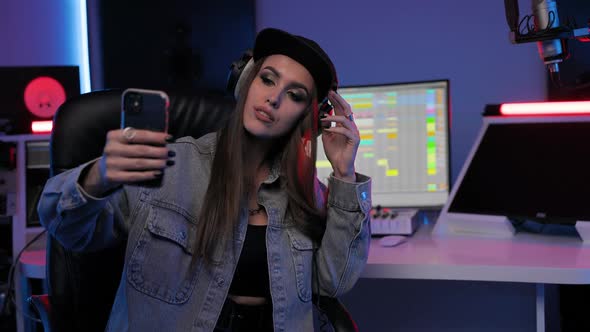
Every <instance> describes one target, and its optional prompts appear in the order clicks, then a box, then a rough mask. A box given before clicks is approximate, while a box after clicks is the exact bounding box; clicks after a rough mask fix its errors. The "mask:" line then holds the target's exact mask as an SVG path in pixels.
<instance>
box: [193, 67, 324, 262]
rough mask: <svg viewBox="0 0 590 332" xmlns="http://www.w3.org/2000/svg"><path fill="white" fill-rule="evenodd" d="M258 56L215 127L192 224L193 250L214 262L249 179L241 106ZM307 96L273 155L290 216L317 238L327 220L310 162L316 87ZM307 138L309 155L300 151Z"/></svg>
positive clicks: (313, 155) (235, 220) (314, 133)
mask: <svg viewBox="0 0 590 332" xmlns="http://www.w3.org/2000/svg"><path fill="white" fill-rule="evenodd" d="M264 60H265V59H264V58H263V59H259V60H258V61H257V62H256V63H255V64H254V67H253V68H252V70H251V71H250V73H249V75H248V77H247V80H246V84H245V87H246V88H245V89H242V90H241V91H240V94H239V96H238V100H237V104H236V111H235V112H234V114H233V115H232V117H231V119H230V120H229V121H228V123H227V125H226V126H225V127H224V128H223V129H221V130H220V132H219V133H218V141H217V148H216V152H215V156H214V158H213V165H212V166H211V176H210V181H209V186H208V187H207V191H206V193H205V200H204V203H203V207H202V209H201V215H200V217H199V223H198V226H197V241H196V244H195V245H196V250H195V252H196V253H197V255H199V256H201V257H203V258H204V259H205V260H206V261H208V262H212V263H215V259H214V253H215V250H216V249H217V248H218V247H219V246H221V248H223V246H225V244H226V243H227V242H226V241H228V239H230V238H231V236H232V234H233V231H234V228H235V226H236V225H237V223H238V220H239V216H240V212H241V211H240V208H241V206H242V204H245V203H246V202H247V200H246V199H247V194H248V190H247V189H248V186H249V185H250V184H252V183H254V182H253V179H254V170H255V169H254V167H256V165H245V163H244V159H245V158H244V155H245V153H246V149H245V147H246V146H245V143H246V135H248V134H247V132H246V129H245V128H244V124H243V112H244V106H245V104H246V97H247V95H248V90H249V87H250V84H251V83H252V82H253V81H254V79H255V78H256V77H257V75H258V71H259V70H260V68H261V67H262V63H263V62H264ZM311 99H312V102H311V103H310V104H309V105H308V107H307V109H306V110H305V111H304V113H303V116H302V117H301V119H299V121H298V122H297V124H296V125H295V127H294V128H293V129H292V130H291V131H290V132H289V133H287V134H286V135H285V136H283V137H282V138H280V139H278V140H277V144H275V145H274V147H273V153H274V155H273V156H269V157H270V158H277V157H279V156H280V157H281V181H282V185H283V188H285V189H286V191H287V194H288V207H287V213H288V214H290V215H291V216H293V219H294V221H295V226H296V227H297V228H298V229H299V230H301V231H302V232H303V233H304V234H306V235H308V236H309V237H311V239H312V240H313V241H315V242H316V243H319V242H320V241H321V238H322V236H323V233H324V230H325V224H326V212H325V206H323V205H320V204H318V202H322V201H323V200H321V199H320V197H317V193H316V190H315V178H316V174H315V162H316V151H317V142H316V137H317V132H318V125H317V124H318V104H317V97H316V92H315V89H314V91H313V93H312V98H311ZM306 140H309V141H310V143H311V156H307V155H306V153H305V148H304V144H305V142H306Z"/></svg>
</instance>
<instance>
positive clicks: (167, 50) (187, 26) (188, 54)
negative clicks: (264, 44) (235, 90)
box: [88, 0, 255, 90]
mask: <svg viewBox="0 0 590 332" xmlns="http://www.w3.org/2000/svg"><path fill="white" fill-rule="evenodd" d="M88 11H89V30H90V31H89V34H90V38H89V39H90V41H89V44H90V54H91V60H90V61H91V68H93V75H92V76H93V82H92V83H93V85H92V86H93V90H97V89H103V88H127V87H139V88H155V89H197V88H205V89H217V90H219V89H224V88H225V83H226V77H227V73H228V68H229V65H230V64H231V62H233V61H234V60H236V59H237V58H239V56H240V54H241V53H242V52H243V51H244V50H245V49H247V48H249V47H251V46H252V44H253V42H254V36H255V21H254V13H255V1H254V0H217V1H189V0H167V1H152V0H148V1H146V0H126V1H118V0H90V1H89V5H88Z"/></svg>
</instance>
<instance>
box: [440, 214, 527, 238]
mask: <svg viewBox="0 0 590 332" xmlns="http://www.w3.org/2000/svg"><path fill="white" fill-rule="evenodd" d="M515 233H516V230H515V229H514V226H513V225H512V222H510V220H508V218H507V217H505V216H493V215H482V214H464V213H444V214H442V215H441V216H440V217H439V218H438V220H437V222H436V226H435V228H434V230H433V234H438V235H471V236H483V237H494V238H511V237H513V236H514V234H515Z"/></svg>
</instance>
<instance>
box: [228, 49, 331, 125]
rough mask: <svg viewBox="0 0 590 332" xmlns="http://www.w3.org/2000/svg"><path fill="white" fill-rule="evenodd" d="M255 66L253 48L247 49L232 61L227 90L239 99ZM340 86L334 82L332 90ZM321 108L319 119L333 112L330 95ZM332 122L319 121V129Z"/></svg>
mask: <svg viewBox="0 0 590 332" xmlns="http://www.w3.org/2000/svg"><path fill="white" fill-rule="evenodd" d="M253 67H254V59H253V54H252V50H246V51H245V52H244V53H242V55H241V56H240V58H239V59H238V60H236V61H234V62H232V64H231V66H230V68H229V73H228V76H227V88H226V89H227V92H228V93H230V94H231V95H233V96H234V98H235V99H236V100H237V99H238V96H239V95H240V91H241V89H243V88H244V84H245V79H246V77H248V75H249V73H250V71H251V70H252V68H253ZM337 88H338V84H337V82H334V84H333V86H332V90H334V91H336V90H337ZM318 108H319V112H318V115H319V119H321V118H323V117H324V116H326V115H329V114H330V112H332V109H334V107H333V106H332V105H331V104H330V102H329V100H328V97H326V98H324V100H322V101H320V102H319V103H318ZM329 127H330V123H329V122H328V123H322V122H321V121H320V122H319V125H318V131H319V132H321V130H322V128H329Z"/></svg>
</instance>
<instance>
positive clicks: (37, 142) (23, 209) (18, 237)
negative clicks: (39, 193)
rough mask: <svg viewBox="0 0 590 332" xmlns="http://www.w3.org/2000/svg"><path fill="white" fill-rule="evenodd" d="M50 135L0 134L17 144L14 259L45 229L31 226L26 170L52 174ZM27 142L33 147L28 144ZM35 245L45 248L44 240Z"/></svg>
mask: <svg viewBox="0 0 590 332" xmlns="http://www.w3.org/2000/svg"><path fill="white" fill-rule="evenodd" d="M50 138H51V136H50V134H31V135H7V136H0V141H2V142H6V143H13V144H15V145H16V188H15V189H16V210H15V212H14V215H13V216H12V257H13V261H14V259H16V256H17V255H18V253H19V252H20V251H21V250H22V248H24V246H25V245H26V244H27V243H28V242H29V241H30V240H32V239H33V238H34V237H35V236H36V235H38V234H39V233H41V232H42V231H43V227H41V226H34V227H30V226H28V224H29V223H28V220H27V217H28V216H27V211H28V210H29V207H28V206H27V172H28V171H29V170H34V169H36V170H47V174H49V173H48V172H49V141H50ZM27 145H29V146H30V148H27ZM30 159H34V160H30ZM29 164H31V165H30V167H29ZM47 177H48V176H47ZM32 249H45V243H44V241H38V242H37V243H35V244H34V245H33V246H32Z"/></svg>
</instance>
